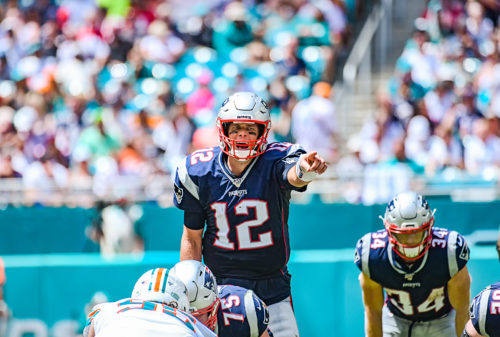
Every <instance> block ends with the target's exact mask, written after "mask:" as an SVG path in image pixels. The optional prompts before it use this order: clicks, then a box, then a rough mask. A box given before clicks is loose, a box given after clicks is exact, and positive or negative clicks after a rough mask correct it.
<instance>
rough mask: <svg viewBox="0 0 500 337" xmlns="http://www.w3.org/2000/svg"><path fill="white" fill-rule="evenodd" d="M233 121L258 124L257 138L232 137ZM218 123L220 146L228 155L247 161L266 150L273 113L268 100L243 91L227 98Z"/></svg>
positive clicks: (218, 117) (218, 115)
mask: <svg viewBox="0 0 500 337" xmlns="http://www.w3.org/2000/svg"><path fill="white" fill-rule="evenodd" d="M233 122H237V123H255V124H257V127H258V129H259V135H258V138H257V140H254V141H250V140H238V141H237V140H236V139H230V138H229V135H228V129H229V125H230V124H231V123H233ZM216 125H217V130H218V131H219V139H220V142H219V146H220V147H221V149H222V151H223V152H224V153H225V154H227V155H228V156H231V157H233V158H235V159H237V160H241V161H245V160H248V159H250V158H254V157H257V156H258V155H260V154H262V153H263V152H264V151H265V150H266V147H267V135H268V134H269V130H271V115H270V113H269V109H268V108H267V104H266V102H264V100H262V98H260V97H259V96H257V95H256V94H254V93H252V92H244V91H243V92H237V93H235V94H233V95H231V96H229V97H228V98H226V100H225V101H224V103H222V106H221V108H220V109H219V113H218V114H217V122H216Z"/></svg>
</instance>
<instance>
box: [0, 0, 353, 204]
mask: <svg viewBox="0 0 500 337" xmlns="http://www.w3.org/2000/svg"><path fill="white" fill-rule="evenodd" d="M249 3H251V2H248V1H244V2H243V1H232V2H223V3H221V2H220V1H215V2H207V3H206V4H205V5H206V6H204V8H203V9H200V7H199V6H193V7H192V8H190V7H187V8H186V9H185V10H183V11H177V10H176V11H172V8H171V4H170V3H168V2H161V1H160V2H158V1H142V2H141V1H140V2H137V1H135V2H132V3H130V4H125V3H124V4H121V2H120V3H119V4H118V3H115V2H102V1H101V2H98V3H95V2H93V1H84V2H81V1H70V0H65V1H60V2H54V1H49V0H43V1H36V2H33V4H31V5H30V4H21V3H18V2H9V4H8V5H7V6H6V7H5V8H3V10H2V11H1V12H0V23H1V24H0V99H1V101H2V112H1V113H0V115H1V116H0V138H1V145H0V158H1V159H0V176H2V177H12V176H14V177H16V176H20V177H23V176H25V175H27V176H33V175H34V174H33V172H35V173H37V174H38V175H39V174H40V173H42V172H43V170H41V169H40V168H41V167H42V166H44V165H42V160H41V158H44V161H45V159H47V161H45V163H46V164H47V166H48V165H49V164H50V165H52V164H51V163H54V165H55V166H59V165H61V166H62V167H63V168H64V170H66V171H67V173H68V174H63V175H61V177H62V178H64V177H65V176H66V175H67V176H68V185H70V186H72V183H71V180H72V179H73V178H74V179H75V181H79V182H78V184H77V185H78V186H79V187H80V188H88V187H84V186H94V189H93V190H88V192H92V193H97V192H96V191H101V192H102V190H112V189H113V188H112V187H109V186H106V187H105V188H99V187H96V186H97V185H99V183H97V184H96V183H94V184H89V183H88V180H89V179H91V180H99V181H100V182H105V183H106V184H105V185H109V184H108V182H110V181H112V179H110V177H114V178H117V177H120V176H122V175H126V174H131V173H133V175H141V173H143V174H144V175H145V176H151V175H152V174H162V175H168V174H170V173H171V169H172V167H175V166H176V161H177V159H178V158H179V157H182V156H183V155H185V153H186V152H190V151H191V150H192V149H193V146H192V145H193V144H192V137H191V136H192V135H197V138H196V139H197V140H198V141H197V142H196V144H195V145H197V146H202V145H204V144H206V141H205V140H206V139H205V138H207V139H209V137H204V135H206V134H207V132H206V131H207V130H201V132H197V131H198V130H196V128H203V125H201V124H203V123H198V122H199V121H196V122H197V123H196V124H193V121H192V120H189V119H188V120H187V123H186V120H185V116H183V117H181V116H180V115H179V116H177V115H176V114H175V113H172V112H173V111H175V110H176V103H177V102H179V101H186V100H187V99H188V98H189V97H195V96H196V95H194V94H193V91H194V90H195V89H196V85H193V84H195V81H196V80H198V78H197V76H198V74H199V71H198V70H199V69H200V67H202V68H208V69H210V70H211V71H212V76H213V81H210V84H211V85H210V90H211V91H212V94H213V97H212V98H211V101H213V102H215V103H220V102H221V101H222V100H223V98H224V97H225V96H227V94H229V93H230V92H228V91H236V90H235V89H237V88H239V89H240V90H243V89H245V90H246V91H263V90H265V89H266V87H267V86H270V85H271V83H273V81H276V83H277V85H274V87H275V88H280V87H284V88H285V89H286V90H281V89H280V90H281V91H283V92H285V94H284V95H276V97H277V98H278V101H277V103H278V104H277V105H276V106H277V107H278V109H277V110H276V112H278V111H279V110H281V111H284V112H285V114H288V115H289V114H290V110H291V107H292V106H293V104H294V99H295V97H296V96H300V95H302V94H301V92H307V91H308V90H309V89H310V84H309V83H315V82H316V80H314V81H312V80H311V77H310V76H314V77H318V78H328V76H327V74H325V71H330V70H328V69H327V68H328V67H327V66H326V65H324V61H328V60H327V58H325V59H323V57H325V55H324V53H320V58H319V59H317V60H316V61H315V60H313V59H307V58H303V55H299V52H300V54H303V52H302V49H303V48H304V47H305V46H308V47H313V48H320V47H321V48H324V47H326V48H331V47H330V43H329V41H331V39H332V36H337V35H338V34H339V33H340V34H342V32H343V31H347V30H348V24H347V20H346V13H345V9H344V8H343V7H342V3H341V1H337V0H335V1H334V2H331V3H330V2H329V1H322V2H321V3H320V2H318V3H317V4H315V5H317V6H316V7H317V9H315V8H314V7H313V6H309V5H307V6H308V7H309V9H310V11H309V12H308V13H309V16H308V15H306V14H307V13H304V12H302V13H300V11H299V8H300V6H301V5H298V4H294V3H281V2H272V1H269V2H267V1H266V2H263V3H262V4H259V10H253V8H251V7H250V6H249V5H248V4H249ZM318 9H319V11H318ZM311 13H312V15H311ZM332 14H333V15H332ZM323 16H324V18H323ZM332 17H335V18H336V19H335V20H333V21H332ZM277 19H278V20H277ZM307 20H309V21H308V22H310V23H311V25H310V26H307V25H304V24H302V26H301V27H303V28H304V29H301V30H299V29H298V28H297V27H298V26H296V25H295V23H299V22H302V23H304V22H305V21H307ZM325 20H326V21H325ZM276 21H279V24H278V25H274V24H273V23H274V22H276ZM198 23H199V25H198ZM221 23H222V24H221ZM291 23H292V24H291ZM296 28H297V29H296ZM313 28H314V29H313ZM275 29H276V30H275ZM212 32H213V34H214V36H212ZM281 32H285V33H286V34H285V35H286V36H287V38H281V37H282V36H284V35H282V34H281ZM221 36H222V37H223V38H220V37H221ZM269 36H274V37H277V36H279V37H280V38H279V39H278V40H276V39H273V40H270V39H268V38H267V37H269ZM276 41H277V42H279V43H276ZM301 41H302V42H301ZM327 41H328V42H327ZM288 42H290V44H289V48H288V47H285V46H284V45H286V44H287V43H288ZM334 44H335V42H334ZM221 45H223V46H221ZM200 46H204V47H205V50H204V51H207V50H208V52H209V53H210V55H211V56H210V57H209V58H207V57H206V54H203V52H201V53H199V52H198V51H199V50H200V48H198V47H200ZM237 47H242V49H240V50H238V51H237V52H236V53H231V51H232V50H233V49H235V48H237ZM212 48H213V49H212ZM282 48H283V49H282ZM341 48H344V47H341ZM285 49H287V50H288V51H286V50H285ZM335 50H336V52H337V51H338V48H337V46H336V45H335ZM286 53H288V55H285V54H286ZM271 61H272V63H273V64H274V65H275V66H273V65H272V64H271V63H270V62H271ZM315 62H316V63H315ZM235 65H236V68H235V67H234V66H235ZM313 68H314V72H311V71H310V69H313ZM255 69H257V70H258V73H256V72H255ZM308 69H309V70H308ZM261 70H262V71H264V73H266V72H267V73H266V75H265V76H262V72H261ZM235 74H236V75H235ZM237 74H239V75H237ZM233 75H234V77H233ZM289 75H300V76H301V78H300V79H299V81H302V82H303V83H304V85H302V86H301V88H300V89H297V88H296V86H294V85H292V84H293V83H297V82H293V83H288V81H285V79H288V76H289ZM274 91H275V92H278V91H279V90H274ZM299 91H301V92H299ZM278 96H282V97H278ZM174 97H175V98H174ZM193 99H194V98H193ZM208 106H210V104H208ZM208 106H207V107H208ZM96 112H97V113H96ZM99 116H100V117H99ZM99 120H100V121H99ZM171 122H172V123H171ZM167 124H169V125H170V126H171V127H172V128H173V130H174V132H169V134H175V135H177V136H179V137H177V138H176V139H175V141H170V143H171V144H170V145H172V146H170V145H169V146H168V149H167V146H166V142H165V141H164V139H163V141H162V140H159V138H161V137H158V134H159V133H161V130H162V129H164V128H165V126H166V125H167ZM289 124H290V123H288V125H289ZM158 128H159V129H158ZM286 128H287V123H283V130H281V133H282V134H283V135H284V137H289V128H288V130H286ZM184 131H186V132H185V133H184ZM208 133H210V130H209V132H208ZM200 135H201V137H200ZM136 138H137V139H136ZM177 140H179V141H178V142H177ZM200 140H203V141H200ZM174 143H179V144H177V145H176V144H174ZM51 146H53V147H54V148H55V149H57V152H58V153H56V154H50V155H49V156H46V157H44V156H43V155H41V152H43V149H45V151H48V150H49V147H51ZM172 148H174V150H172ZM51 151H52V150H51ZM159 154H163V155H159ZM158 158H160V160H158ZM125 159H126V160H125ZM54 165H53V166H54ZM133 166H137V167H133ZM142 167H146V168H147V169H146V170H142ZM28 168H29V170H28ZM37 168H38V169H37ZM139 171H140V172H139ZM30 172H31V173H30ZM151 172H153V173H151ZM39 176H40V175H39ZM96 177H97V178H96ZM46 179H52V178H47V177H46V178H43V179H42V180H46ZM58 179H59V178H58ZM27 180H33V179H31V178H30V179H27ZM37 184H40V185H49V184H50V181H49V182H48V183H45V182H38V183H37ZM70 188H71V189H72V187H70ZM99 193H100V192H99ZM70 200H72V201H70ZM74 200H75V198H73V199H71V198H66V199H64V201H68V202H71V203H73V202H74ZM37 201H40V202H43V203H49V202H50V198H44V200H37ZM85 203H87V201H86V202H85Z"/></svg>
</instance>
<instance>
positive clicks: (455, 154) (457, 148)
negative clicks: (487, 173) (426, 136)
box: [425, 124, 464, 176]
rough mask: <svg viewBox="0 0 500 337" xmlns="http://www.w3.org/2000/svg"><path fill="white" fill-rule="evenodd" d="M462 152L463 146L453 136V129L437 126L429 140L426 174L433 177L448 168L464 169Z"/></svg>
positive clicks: (442, 125)
mask: <svg viewBox="0 0 500 337" xmlns="http://www.w3.org/2000/svg"><path fill="white" fill-rule="evenodd" d="M462 152H463V150H462V144H461V143H460V142H459V141H458V140H457V138H456V137H455V135H453V129H452V128H451V127H449V126H446V125H444V124H441V125H439V126H437V127H436V129H435V130H434V135H432V136H431V138H430V140H429V153H428V158H427V163H426V166H425V172H426V174H427V175H429V176H433V175H434V174H435V173H437V172H440V171H441V170H443V169H445V168H446V167H455V168H457V169H463V168H464V163H463V155H462Z"/></svg>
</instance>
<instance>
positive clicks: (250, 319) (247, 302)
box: [245, 290, 259, 337]
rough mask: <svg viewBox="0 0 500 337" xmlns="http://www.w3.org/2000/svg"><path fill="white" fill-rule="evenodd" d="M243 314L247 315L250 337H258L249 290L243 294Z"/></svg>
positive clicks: (255, 316)
mask: <svg viewBox="0 0 500 337" xmlns="http://www.w3.org/2000/svg"><path fill="white" fill-rule="evenodd" d="M245 312H246V314H247V320H248V326H249V327H250V337H259V325H258V324H257V313H256V312H255V304H254V302H253V295H252V291H251V290H247V292H246V293H245Z"/></svg>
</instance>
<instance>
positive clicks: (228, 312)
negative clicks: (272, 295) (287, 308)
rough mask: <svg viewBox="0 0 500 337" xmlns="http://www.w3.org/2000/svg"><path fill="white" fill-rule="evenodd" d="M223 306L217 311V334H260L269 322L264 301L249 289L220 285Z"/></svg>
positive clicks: (225, 336) (221, 336) (222, 336)
mask: <svg viewBox="0 0 500 337" xmlns="http://www.w3.org/2000/svg"><path fill="white" fill-rule="evenodd" d="M218 291H219V298H220V302H221V306H220V309H219V311H218V312H217V326H218V330H217V336H219V337H234V336H238V337H250V336H260V335H262V333H263V332H264V331H265V330H266V329H267V325H268V324H269V312H268V310H267V307H266V305H265V304H264V302H263V301H262V300H261V299H259V298H258V297H257V296H256V295H255V293H254V292H253V291H251V290H249V289H245V288H242V287H237V286H233V285H223V286H218Z"/></svg>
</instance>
